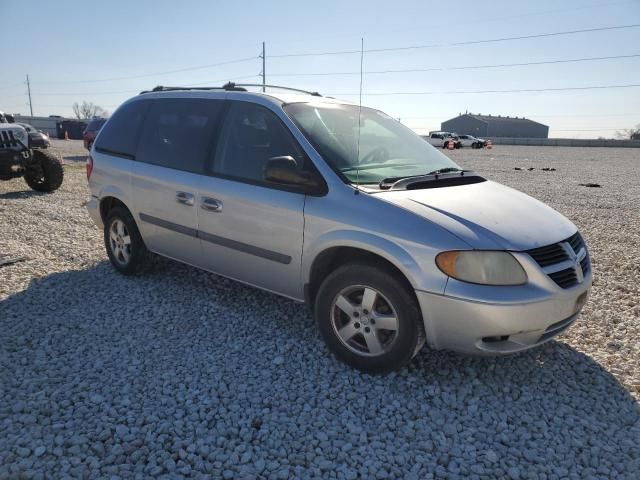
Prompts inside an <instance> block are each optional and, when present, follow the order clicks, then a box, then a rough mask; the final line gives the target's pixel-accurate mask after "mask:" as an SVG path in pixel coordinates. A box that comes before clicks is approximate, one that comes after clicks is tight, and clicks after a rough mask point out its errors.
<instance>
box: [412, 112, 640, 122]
mask: <svg viewBox="0 0 640 480" xmlns="http://www.w3.org/2000/svg"><path fill="white" fill-rule="evenodd" d="M469 115H473V113H469ZM400 116H401V117H402V118H403V119H408V120H410V119H414V120H427V119H431V118H442V117H451V116H453V114H451V113H445V114H442V115H433V116H430V117H412V116H404V115H400ZM528 116H529V117H531V118H533V117H545V118H546V117H580V118H582V117H640V112H639V113H584V114H583V113H576V114H568V113H550V114H545V115H543V114H537V113H531V114H529V115H528Z"/></svg>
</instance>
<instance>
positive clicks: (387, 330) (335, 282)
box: [315, 263, 425, 372]
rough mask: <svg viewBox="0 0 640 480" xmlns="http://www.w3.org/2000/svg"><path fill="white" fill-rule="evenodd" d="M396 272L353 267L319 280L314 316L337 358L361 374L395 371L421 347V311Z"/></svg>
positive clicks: (371, 267) (355, 265)
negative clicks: (320, 281) (361, 372)
mask: <svg viewBox="0 0 640 480" xmlns="http://www.w3.org/2000/svg"><path fill="white" fill-rule="evenodd" d="M409 288H410V287H408V286H407V285H406V282H403V281H402V280H401V279H400V278H398V277H397V276H396V275H395V273H394V272H391V271H387V270H386V269H383V268H379V267H376V266H371V265H366V264H359V263H352V264H347V265H345V266H343V267H340V268H338V269H337V270H335V271H334V272H332V273H331V274H329V275H328V276H327V278H326V279H325V280H324V281H323V282H322V285H321V286H320V289H319V291H318V295H317V297H316V302H315V317H316V320H317V322H318V327H319V329H320V332H321V333H322V336H323V338H324V340H325V342H326V343H327V345H328V346H329V348H330V349H331V350H332V352H333V353H334V354H335V355H336V357H338V359H340V360H342V361H343V362H345V363H347V364H348V365H350V366H352V367H354V368H357V369H359V370H362V371H365V372H383V371H388V370H394V369H397V368H399V367H401V366H403V365H405V364H406V363H408V362H409V361H410V360H411V358H412V357H413V356H414V355H415V354H416V353H417V352H418V351H419V349H420V348H421V347H422V345H423V344H424V340H425V336H424V327H423V325H422V317H421V315H420V310H419V308H418V306H417V305H416V301H415V299H414V298H413V296H412V295H411V292H410V290H409Z"/></svg>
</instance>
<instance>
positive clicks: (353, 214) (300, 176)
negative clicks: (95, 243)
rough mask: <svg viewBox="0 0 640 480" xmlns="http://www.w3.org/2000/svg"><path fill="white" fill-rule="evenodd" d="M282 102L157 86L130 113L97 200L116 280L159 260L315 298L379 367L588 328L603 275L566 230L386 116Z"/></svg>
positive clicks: (104, 158)
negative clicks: (596, 278) (424, 353)
mask: <svg viewBox="0 0 640 480" xmlns="http://www.w3.org/2000/svg"><path fill="white" fill-rule="evenodd" d="M273 90H274V92H275V91H276V90H275V89H273ZM270 91H271V89H270ZM279 91H281V92H284V93H252V92H249V91H247V90H246V89H245V88H243V87H242V86H238V85H234V84H227V85H225V86H224V87H222V88H215V89H188V88H162V87H158V88H156V89H154V90H153V91H150V92H143V93H141V94H140V95H138V96H137V97H135V98H132V99H130V100H129V101H127V102H126V103H124V104H123V105H122V106H121V107H120V108H118V110H117V111H116V112H115V113H114V114H113V116H112V117H111V119H110V120H109V121H108V122H107V123H106V125H105V126H104V127H103V128H102V130H101V132H100V134H99V135H98V137H97V139H96V141H95V143H94V145H93V148H92V151H91V156H90V157H89V160H88V162H87V177H88V180H89V187H90V190H91V197H90V199H89V201H88V204H87V207H88V210H89V213H90V214H91V217H92V218H93V219H94V221H95V222H96V224H98V225H99V226H101V227H102V228H103V229H104V242H105V246H106V250H107V253H108V256H109V259H110V260H111V263H112V264H113V266H114V267H115V268H116V269H117V270H118V271H119V272H121V273H123V274H127V275H130V274H137V273H141V272H143V271H144V270H145V268H146V267H147V266H148V265H149V262H150V260H151V259H152V257H153V254H158V255H163V256H165V257H169V258H172V259H175V260H178V261H180V262H184V263H187V264H190V265H194V266H196V267H199V268H202V269H205V270H208V271H211V272H214V273H216V274H219V275H223V276H225V277H229V278H232V279H235V280H238V281H241V282H244V283H247V284H249V285H254V286H256V287H259V288H262V289H265V290H269V291H271V292H274V293H277V294H279V295H283V296H285V297H289V298H291V299H293V300H296V301H301V302H307V303H308V304H309V305H310V306H311V307H312V309H313V312H314V316H315V318H316V320H317V323H318V327H319V329H320V332H321V334H322V336H323V338H324V339H325V341H326V343H327V345H328V346H329V348H330V349H331V350H332V351H333V352H334V353H335V355H336V356H337V357H338V358H339V359H341V360H343V361H345V362H347V363H348V364H349V365H352V366H354V367H356V368H359V369H361V370H365V371H381V370H388V369H394V368H397V367H399V366H401V365H403V364H405V363H407V362H408V361H409V360H411V358H412V357H413V356H414V355H415V354H416V353H417V352H418V351H419V350H420V348H421V347H422V346H423V344H424V343H425V342H426V343H427V344H428V346H429V347H431V348H433V349H451V350H455V351H459V352H464V353H470V354H506V353H511V352H518V351H521V350H524V349H527V348H530V347H534V346H536V345H540V344H541V343H543V342H545V341H548V340H549V339H551V338H553V337H554V336H555V335H557V334H559V333H560V332H562V331H564V330H565V329H566V328H567V327H569V325H571V324H572V323H573V322H574V320H575V319H576V317H577V316H578V314H579V312H580V310H581V309H582V307H583V305H584V304H585V301H586V299H587V295H588V291H589V289H590V286H591V283H592V273H591V265H590V262H589V255H588V252H587V247H586V244H585V242H584V240H583V239H582V237H581V236H580V233H578V231H577V229H576V227H575V226H574V225H573V224H572V223H571V222H570V221H569V220H567V219H566V218H565V217H563V216H562V215H561V214H559V213H558V212H556V211H555V210H553V209H552V208H550V207H548V206H546V205H544V204H543V203H541V202H539V201H537V200H535V199H533V198H531V197H529V196H527V195H525V194H523V193H521V192H518V191H516V190H513V189H511V188H509V187H506V186H503V185H500V184H498V183H495V182H493V181H490V180H487V179H485V178H484V177H482V176H481V175H479V174H478V173H475V172H473V171H469V170H465V169H463V168H461V167H459V166H458V165H456V164H455V163H454V162H453V161H451V160H450V159H449V158H448V157H447V156H445V155H444V154H442V153H441V152H439V151H438V150H437V149H435V148H433V147H432V146H431V145H429V143H428V142H426V141H425V140H423V139H422V138H420V137H419V136H417V135H416V134H414V133H413V132H412V131H411V130H409V129H408V128H406V127H404V126H403V125H402V124H400V123H399V122H397V121H396V120H394V119H393V118H391V117H389V116H388V115H386V114H384V113H382V112H380V111H378V110H374V109H371V108H366V107H359V106H358V105H353V104H350V103H347V102H343V101H339V100H335V99H331V98H325V97H322V96H320V95H319V94H317V93H309V94H307V93H300V92H296V93H290V92H289V91H288V90H286V89H284V90H279Z"/></svg>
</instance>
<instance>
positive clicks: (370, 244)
mask: <svg viewBox="0 0 640 480" xmlns="http://www.w3.org/2000/svg"><path fill="white" fill-rule="evenodd" d="M334 247H352V248H359V249H361V250H365V251H367V252H370V253H373V254H376V255H378V256H380V257H382V258H384V259H385V260H387V261H388V262H390V263H391V264H392V265H394V266H395V267H396V268H397V269H398V270H400V272H402V274H403V275H404V276H405V277H406V278H407V280H408V281H409V283H410V284H411V286H412V287H413V288H414V289H416V290H426V291H430V292H433V293H436V294H443V293H444V288H445V286H446V283H447V277H446V275H444V274H442V273H441V272H440V271H439V270H438V269H437V268H435V262H434V264H433V265H434V268H433V269H430V270H431V271H425V269H424V268H421V267H420V263H419V261H418V260H417V259H415V258H414V257H413V256H411V255H410V254H409V252H408V251H407V250H405V249H404V248H402V247H401V246H400V245H398V244H397V243H394V242H391V241H390V240H387V239H385V238H383V237H381V236H379V235H375V234H372V233H369V232H364V231H358V230H333V231H330V232H327V233H325V234H323V235H321V236H319V237H317V238H316V239H314V242H313V243H312V244H311V245H306V244H305V246H304V253H303V258H302V279H303V284H307V283H309V281H310V278H311V268H312V266H313V262H314V260H315V259H316V258H318V255H320V254H321V253H322V252H324V251H325V250H328V249H330V248H334ZM434 256H435V252H434Z"/></svg>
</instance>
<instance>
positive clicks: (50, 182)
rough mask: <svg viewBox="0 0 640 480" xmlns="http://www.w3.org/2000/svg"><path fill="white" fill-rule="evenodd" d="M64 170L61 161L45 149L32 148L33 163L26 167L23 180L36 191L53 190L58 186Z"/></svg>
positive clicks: (60, 183)
mask: <svg viewBox="0 0 640 480" xmlns="http://www.w3.org/2000/svg"><path fill="white" fill-rule="evenodd" d="M63 178H64V170H63V168H62V163H61V162H60V160H58V157H56V156H55V155H54V154H53V153H51V152H49V151H47V150H34V151H33V163H32V165H30V166H29V167H28V168H27V171H26V172H25V175H24V180H25V181H26V182H27V185H29V186H30V187H31V188H32V189H34V190H36V191H38V192H53V191H54V190H57V189H58V188H60V185H62V179H63Z"/></svg>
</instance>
